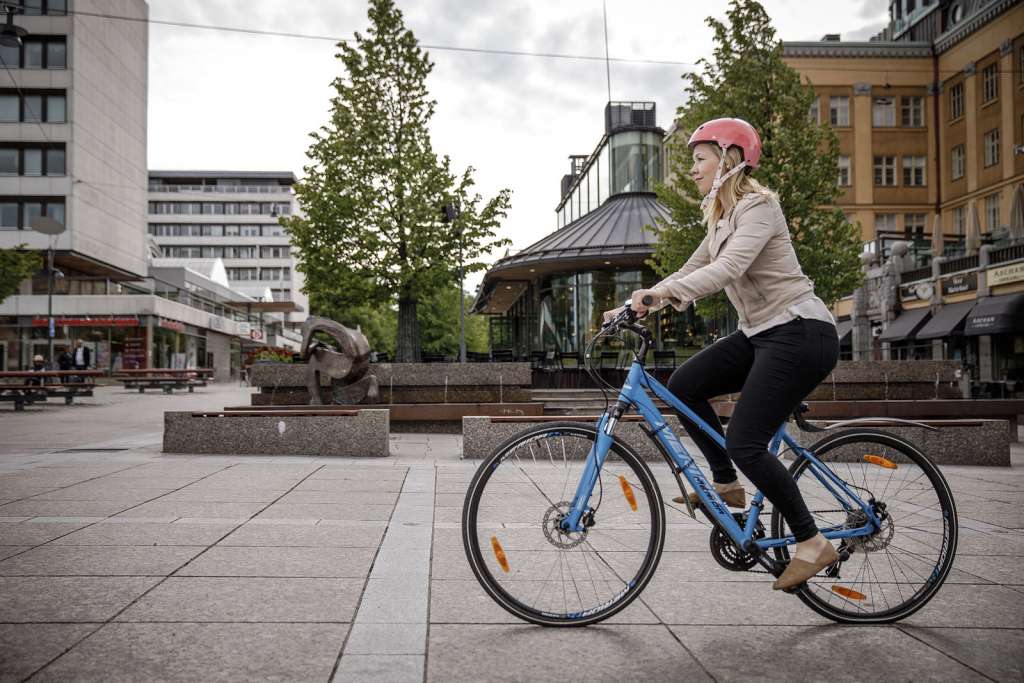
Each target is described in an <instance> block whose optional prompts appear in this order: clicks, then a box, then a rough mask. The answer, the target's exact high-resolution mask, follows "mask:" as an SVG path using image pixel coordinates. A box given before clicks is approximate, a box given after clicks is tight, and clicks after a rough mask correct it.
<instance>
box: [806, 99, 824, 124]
mask: <svg viewBox="0 0 1024 683" xmlns="http://www.w3.org/2000/svg"><path fill="white" fill-rule="evenodd" d="M820 108H821V98H820V97H815V98H814V99H813V100H811V108H810V109H808V110H807V118H808V119H809V120H810V122H811V123H818V122H819V120H820V117H819V115H818V114H819V112H818V110H819V109H820Z"/></svg>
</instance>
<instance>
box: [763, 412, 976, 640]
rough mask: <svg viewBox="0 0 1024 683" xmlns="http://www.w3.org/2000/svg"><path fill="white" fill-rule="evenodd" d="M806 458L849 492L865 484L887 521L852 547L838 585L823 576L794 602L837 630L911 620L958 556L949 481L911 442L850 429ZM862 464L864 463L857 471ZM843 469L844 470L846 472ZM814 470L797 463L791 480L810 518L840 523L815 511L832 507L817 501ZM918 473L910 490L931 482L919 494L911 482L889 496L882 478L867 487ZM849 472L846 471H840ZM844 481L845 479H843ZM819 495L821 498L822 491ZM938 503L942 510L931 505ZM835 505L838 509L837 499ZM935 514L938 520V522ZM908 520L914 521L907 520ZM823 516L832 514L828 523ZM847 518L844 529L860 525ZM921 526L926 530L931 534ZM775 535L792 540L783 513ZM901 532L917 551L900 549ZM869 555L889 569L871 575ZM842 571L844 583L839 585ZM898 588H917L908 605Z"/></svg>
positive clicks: (785, 554)
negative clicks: (815, 461)
mask: <svg viewBox="0 0 1024 683" xmlns="http://www.w3.org/2000/svg"><path fill="white" fill-rule="evenodd" d="M842 449H845V450H842ZM808 450H809V451H811V452H813V453H814V454H815V456H816V457H817V458H818V459H819V460H820V461H822V462H823V463H824V464H825V465H827V466H828V467H829V468H830V469H832V470H833V472H834V473H835V474H836V475H837V476H840V477H841V478H843V479H844V481H847V483H848V484H851V485H854V486H858V485H859V484H864V486H858V487H859V488H862V489H866V490H868V491H871V493H872V494H873V495H875V496H876V499H878V500H879V501H880V502H883V503H885V504H886V512H887V514H888V515H889V520H888V522H887V523H886V524H885V525H884V526H883V529H882V530H881V531H880V532H879V533H876V534H875V535H874V536H870V537H864V540H854V541H853V542H852V543H853V544H852V545H851V546H850V547H849V548H850V549H852V552H851V554H850V559H848V560H846V561H845V562H843V563H841V564H840V566H839V576H838V577H833V578H829V577H823V576H822V575H821V574H820V573H819V575H818V576H817V577H815V578H812V579H811V580H810V581H808V583H806V584H804V586H803V587H801V588H800V589H799V590H798V591H797V592H796V595H797V597H799V598H800V600H802V601H803V602H804V604H806V605H807V606H808V607H810V608H811V609H813V610H814V611H815V612H817V613H818V614H820V615H822V616H824V617H826V618H828V619H831V620H833V621H837V622H840V623H848V624H886V623H892V622H895V621H899V620H901V619H905V618H906V617H909V616H910V615H912V614H914V613H915V612H916V611H918V610H919V609H921V608H922V607H924V606H925V605H926V604H927V603H928V602H929V601H930V600H931V599H932V598H933V597H934V596H935V594H936V593H937V592H938V590H939V588H941V587H942V584H943V582H944V581H945V580H946V577H947V576H948V575H949V572H950V570H951V569H952V566H953V558H954V556H955V555H956V546H957V539H958V531H959V525H958V521H957V514H956V504H955V502H954V500H953V495H952V492H951V491H950V488H949V484H948V483H947V482H946V479H945V477H943V476H942V473H941V472H940V471H939V469H938V467H936V466H935V464H934V463H932V461H931V460H930V459H929V458H928V457H927V456H926V455H925V454H924V453H922V452H921V450H920V449H919V448H917V446H915V445H914V444H913V443H912V442H910V441H908V440H906V439H903V438H901V437H898V436H895V435H893V434H890V433H887V432H884V431H880V430H876V429H851V430H847V431H843V432H838V433H836V434H830V435H829V436H827V437H825V438H824V439H822V440H820V441H818V442H817V443H815V444H814V445H813V446H811V447H810V448H808ZM864 456H874V457H876V458H881V459H882V460H867V461H866V462H864V460H865V457H864ZM857 458H859V459H860V460H861V462H856V463H854V460H856V459H857ZM855 464H856V467H855V466H854V465H855ZM842 465H846V467H845V468H843V467H842ZM809 467H810V460H808V459H806V458H799V457H798V458H797V459H796V460H795V461H794V462H793V464H792V465H791V466H790V468H789V472H790V474H791V475H792V476H793V478H794V479H795V480H796V482H797V485H798V486H800V488H801V494H802V495H804V499H805V502H807V504H808V509H810V510H811V512H812V515H814V516H815V517H816V518H820V519H816V521H828V522H830V523H835V522H836V521H837V517H838V516H841V515H842V514H843V513H840V512H839V510H825V511H824V512H816V511H815V503H816V502H817V500H818V499H819V498H820V499H824V500H825V501H826V502H825V503H824V504H825V505H827V500H828V497H827V496H825V495H824V493H822V494H820V495H818V496H815V495H814V494H815V490H814V488H815V484H816V483H817V480H816V479H815V478H814V477H813V476H808V470H809ZM914 468H916V469H918V470H920V473H919V474H917V475H916V477H915V478H914V479H913V480H912V482H924V481H927V482H928V484H927V485H923V484H922V485H921V486H920V488H909V489H908V488H907V487H908V485H909V483H910V482H908V483H906V484H904V485H903V486H901V487H899V488H896V489H895V490H893V491H891V492H890V490H889V489H890V487H891V485H892V480H891V479H890V480H888V481H886V482H885V485H884V486H883V485H882V484H881V475H879V476H878V477H877V478H876V479H871V480H870V481H869V476H870V475H871V474H872V473H874V474H877V473H878V472H881V471H883V470H884V471H888V472H900V471H901V470H902V471H904V472H908V471H909V472H911V473H912V472H913V469H914ZM844 469H845V470H846V471H843V472H840V471H837V470H844ZM844 474H845V475H846V476H843V475H844ZM858 474H859V475H860V479H858ZM910 476H914V475H913V474H911V475H910ZM851 480H852V481H851ZM854 482H856V484H855V483H854ZM868 484H871V486H869V485H868ZM821 490H822V491H824V489H823V488H822V489H821ZM904 491H906V495H907V498H906V500H901V499H900V497H899V496H900V494H901V493H903V492H904ZM809 494H811V495H809ZM929 494H931V495H929ZM933 499H934V503H936V504H937V506H938V507H937V508H935V507H932V506H931V505H930V503H932V502H933ZM831 501H832V503H835V504H838V501H837V499H836V498H835V497H834V496H833V497H832V499H831ZM936 510H937V511H938V520H936V519H934V517H935V512H936ZM907 512H909V514H906V513H907ZM824 513H828V515H827V517H826V516H825V514H824ZM846 517H847V523H850V524H853V523H855V522H853V521H851V520H850V515H849V514H846ZM914 518H917V519H918V521H917V522H915V524H917V525H920V526H911V525H909V522H910V521H911V520H912V519H914ZM936 521H937V522H938V524H936ZM858 525H859V524H858ZM924 525H927V528H925V526H924ZM771 529H772V535H773V536H774V537H776V538H781V537H783V536H785V535H787V534H788V533H789V532H788V529H787V526H786V524H785V520H784V519H783V517H782V515H781V514H780V513H779V512H778V510H774V509H773V511H772V518H771ZM890 529H891V531H890ZM939 529H941V531H939ZM899 531H903V532H904V534H903V535H902V536H900V541H899V542H900V543H902V544H906V545H908V546H913V547H915V548H916V549H917V551H915V550H911V549H910V548H908V547H905V546H904V545H898V544H896V543H895V539H896V534H897V532H899ZM936 543H937V546H938V547H937V549H936V550H935V559H934V561H932V560H931V559H929V558H930V555H931V549H932V548H933V547H934V546H935V545H936ZM890 548H892V549H893V550H890ZM878 553H880V554H878ZM876 554H877V555H876ZM872 555H876V556H877V557H879V558H880V559H881V558H884V559H885V561H886V563H887V565H885V564H881V562H879V565H878V566H876V567H872V566H871V560H870V559H869V557H870V556H872ZM775 556H776V559H778V560H780V561H788V559H789V550H788V548H787V547H785V546H783V547H779V548H776V549H775ZM904 558H905V560H904ZM894 560H895V562H894ZM904 561H905V564H904ZM858 562H859V563H860V569H859V570H858V569H857V566H858V565H857V563H858ZM848 563H850V565H849V566H847V564H848ZM844 570H845V571H846V576H847V579H846V580H844V579H843V578H842V576H843V572H844ZM852 572H856V573H855V574H853V581H850V580H849V576H850V575H851V573H852ZM879 572H881V573H879ZM890 573H891V578H892V580H891V581H883V580H881V579H882V578H886V579H888V578H889V577H890ZM862 575H864V576H865V577H866V579H867V580H865V581H863V582H858V581H857V579H858V578H859V577H860V576H862ZM872 576H873V577H874V578H873V579H872V578H871V577H872ZM915 577H918V578H915ZM917 584H920V585H917ZM901 585H905V586H906V588H907V591H908V592H909V591H910V589H911V588H913V593H912V594H911V595H910V597H905V596H904V593H903V588H901ZM858 586H860V588H858ZM890 598H892V599H893V600H895V599H897V598H898V599H899V602H897V603H896V604H892V603H891V602H890ZM875 605H877V609H876V608H875Z"/></svg>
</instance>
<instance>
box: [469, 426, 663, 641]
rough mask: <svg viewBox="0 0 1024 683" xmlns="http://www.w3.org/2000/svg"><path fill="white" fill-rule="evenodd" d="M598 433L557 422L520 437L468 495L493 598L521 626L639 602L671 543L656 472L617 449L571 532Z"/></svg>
mask: <svg viewBox="0 0 1024 683" xmlns="http://www.w3.org/2000/svg"><path fill="white" fill-rule="evenodd" d="M596 438H597V432H596V430H595V428H594V427H593V425H585V424H579V423H571V422H569V423H556V424H548V425H542V426H539V427H536V428H533V429H529V430H526V431H524V432H522V433H520V434H517V435H516V436H514V437H512V438H511V439H509V440H508V441H506V442H505V443H504V444H502V445H501V446H499V447H498V449H497V450H496V451H495V452H494V453H493V454H492V455H491V456H489V457H488V458H487V459H486V460H484V462H483V463H481V465H480V467H479V469H478V470H477V473H476V476H475V477H474V478H473V481H472V483H471V484H470V486H469V490H468V491H467V492H466V502H465V505H464V506H463V517H462V537H463V545H464V547H465V550H466V557H467V558H468V560H469V564H470V567H471V568H472V569H473V573H474V574H475V575H476V578H477V579H478V580H479V581H480V585H481V586H483V588H484V590H485V591H487V593H488V594H489V595H490V596H491V597H492V598H493V599H494V600H495V601H496V602H497V603H498V604H499V605H501V606H502V607H503V608H504V609H506V610H508V611H509V612H511V613H512V614H514V615H516V616H517V617H519V618H520V619H524V620H526V621H529V622H532V623H535V624H540V625H543V626H585V625H587V624H593V623H595V622H598V621H601V620H603V619H607V618H608V617H610V616H612V615H613V614H615V613H616V612H618V611H620V610H622V609H623V608H624V607H626V605H628V604H629V603H630V602H632V601H633V600H634V599H635V598H636V596H637V595H639V594H640V591H642V590H643V588H644V586H646V585H647V582H648V581H649V580H650V578H651V576H652V575H653V573H654V570H655V568H656V567H657V565H658V559H659V558H660V556H661V550H662V546H663V544H664V540H665V517H664V509H663V507H662V500H661V492H660V491H659V490H658V487H657V485H656V484H655V482H654V478H653V477H652V476H651V472H650V470H649V469H648V467H647V465H646V464H645V463H644V462H643V461H642V460H641V459H640V458H639V457H638V456H637V455H636V454H635V453H633V452H632V450H631V449H629V448H628V447H626V446H624V445H623V444H621V443H618V442H615V443H613V445H612V448H611V449H610V450H609V452H608V457H607V459H606V460H605V463H604V466H603V467H602V468H601V472H600V476H599V478H598V481H597V483H596V484H595V486H594V492H593V495H592V496H591V499H590V503H589V505H590V509H591V510H592V511H593V514H592V515H591V516H590V518H589V519H586V518H585V523H586V524H587V525H588V526H587V528H586V529H585V530H584V531H583V532H579V533H564V532H562V531H561V530H560V528H559V522H560V521H561V519H562V517H563V515H565V513H566V512H568V510H569V507H570V503H571V501H572V498H573V495H574V493H575V491H576V486H577V484H578V483H579V481H580V479H581V476H582V473H583V468H584V464H585V460H586V456H587V454H588V453H589V452H590V450H591V448H592V447H593V445H594V443H595V441H596Z"/></svg>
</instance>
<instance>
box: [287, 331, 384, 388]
mask: <svg viewBox="0 0 1024 683" xmlns="http://www.w3.org/2000/svg"><path fill="white" fill-rule="evenodd" d="M316 332H323V333H325V334H328V335H330V336H331V337H332V338H333V339H335V340H336V341H337V342H338V348H340V349H341V351H340V352H339V351H335V350H334V349H332V348H330V347H329V346H327V345H325V344H322V343H320V342H319V341H317V340H315V339H313V334H314V333H316ZM300 352H301V355H302V360H303V361H305V362H306V363H307V365H306V387H307V389H308V390H309V404H310V405H313V406H318V405H323V400H322V398H321V395H320V373H325V374H326V375H327V376H328V377H329V378H330V380H331V384H330V386H331V399H332V401H333V402H334V403H336V404H341V405H354V404H356V403H363V402H366V403H376V402H377V401H378V399H379V397H380V392H379V389H378V386H377V378H376V377H375V376H374V375H368V374H366V373H367V370H369V368H370V344H369V342H368V341H366V337H365V336H364V335H363V333H362V332H359V331H357V330H351V329H349V328H347V327H345V326H344V325H342V324H340V323H336V322H334V321H333V320H331V319H329V318H319V317H316V316H310V317H309V318H306V322H304V323H302V348H301V351H300Z"/></svg>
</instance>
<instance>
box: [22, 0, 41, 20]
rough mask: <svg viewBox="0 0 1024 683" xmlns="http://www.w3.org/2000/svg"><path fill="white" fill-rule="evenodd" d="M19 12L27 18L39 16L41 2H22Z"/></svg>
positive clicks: (37, 0)
mask: <svg viewBox="0 0 1024 683" xmlns="http://www.w3.org/2000/svg"><path fill="white" fill-rule="evenodd" d="M21 11H22V13H23V14H26V15H29V16H33V15H40V14H42V13H43V0H22V2H21Z"/></svg>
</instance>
